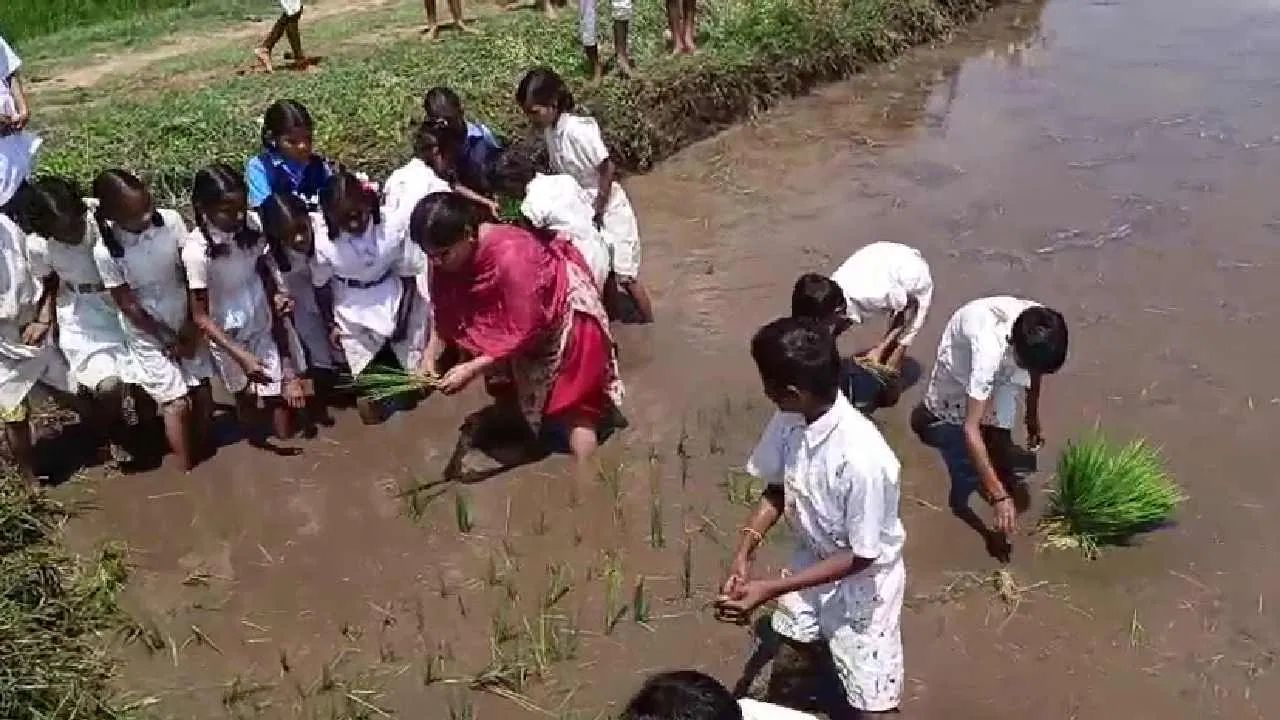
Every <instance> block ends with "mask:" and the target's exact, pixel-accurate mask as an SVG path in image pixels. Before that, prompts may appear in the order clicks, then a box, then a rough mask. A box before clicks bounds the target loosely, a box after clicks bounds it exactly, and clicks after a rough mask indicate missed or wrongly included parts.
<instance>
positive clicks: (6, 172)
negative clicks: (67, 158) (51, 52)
mask: <svg viewBox="0 0 1280 720" xmlns="http://www.w3.org/2000/svg"><path fill="white" fill-rule="evenodd" d="M21 67H22V59H21V58H19V57H18V54H17V53H15V52H14V51H13V48H11V47H9V43H7V42H5V39H4V38H3V37H0V116H4V117H12V116H14V115H16V114H17V113H18V105H17V103H16V102H15V101H14V98H13V94H12V92H11V91H10V83H11V82H12V81H13V76H14V74H15V73H17V72H18V69H19V68H21ZM40 142H41V141H40V138H39V137H36V135H35V133H32V132H31V131H29V130H23V131H22V132H17V133H12V134H10V135H4V136H0V205H4V204H5V203H7V202H9V200H10V199H12V198H13V194H14V193H16V192H17V191H18V186H20V185H21V184H22V181H23V180H26V179H27V177H28V176H29V175H30V174H31V169H32V168H33V167H35V156H36V152H37V151H38V150H39V149H40Z"/></svg>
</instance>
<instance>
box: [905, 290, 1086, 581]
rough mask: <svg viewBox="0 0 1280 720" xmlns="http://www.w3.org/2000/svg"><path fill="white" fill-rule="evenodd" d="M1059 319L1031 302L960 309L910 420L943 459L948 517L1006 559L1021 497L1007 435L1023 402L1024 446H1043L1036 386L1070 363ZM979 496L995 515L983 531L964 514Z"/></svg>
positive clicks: (980, 302) (994, 300)
mask: <svg viewBox="0 0 1280 720" xmlns="http://www.w3.org/2000/svg"><path fill="white" fill-rule="evenodd" d="M1067 340H1068V334H1067V323H1066V320H1064V319H1063V317H1062V314H1061V313H1059V312H1058V311H1056V310H1052V309H1050V308H1047V307H1044V306H1042V305H1040V304H1039V303H1035V302H1032V301H1030V300H1022V299H1019V298H1014V297H987V298H979V299H977V300H973V301H971V302H969V303H968V304H966V305H963V306H961V308H960V309H959V310H957V311H956V312H955V314H954V315H952V316H951V319H950V320H949V321H948V322H947V327H946V330H944V331H943V334H942V340H941V342H940V343H939V344H938V357H937V360H936V362H935V363H934V366H933V371H932V373H930V375H929V384H928V386H927V387H926V389H925V393H924V401H923V403H922V404H921V405H920V406H918V407H917V408H916V409H915V411H914V412H913V414H912V418H911V424H912V427H913V428H914V429H915V431H916V433H917V434H919V435H920V438H921V439H922V440H923V441H924V442H925V443H926V444H929V445H932V446H934V447H936V448H938V449H939V451H940V452H941V453H942V457H943V460H944V462H945V463H946V465H947V471H948V473H949V474H950V475H951V492H950V498H949V502H950V505H951V510H952V512H954V513H955V514H956V515H957V516H959V517H960V518H961V519H963V520H964V521H965V522H967V523H968V524H969V525H971V526H973V527H974V529H976V530H978V531H979V532H981V533H982V534H983V536H984V537H985V538H986V540H987V543H988V547H989V549H990V550H991V551H992V553H993V554H995V555H996V556H997V557H1007V555H1008V552H1009V546H1008V536H1009V535H1011V534H1012V533H1013V531H1014V530H1015V529H1016V525H1017V511H1018V507H1019V505H1020V504H1021V502H1020V501H1018V500H1016V499H1015V497H1014V495H1015V494H1017V495H1023V499H1025V492H1024V490H1025V488H1022V487H1021V486H1020V485H1019V484H1018V483H1017V482H1016V479H1015V478H1014V476H1013V475H1014V474H1013V472H1012V465H1013V462H1012V453H1013V451H1014V448H1013V440H1012V428H1013V424H1014V420H1015V419H1016V416H1017V413H1018V401H1019V400H1020V399H1021V398H1022V396H1023V395H1024V394H1025V396H1026V426H1027V444H1028V447H1030V448H1032V449H1037V448H1038V447H1039V446H1040V445H1041V444H1042V443H1043V442H1044V439H1043V436H1042V434H1041V433H1042V431H1041V425H1040V384H1041V379H1042V378H1043V376H1044V375H1049V374H1053V373H1055V372H1057V371H1058V370H1059V369H1061V368H1062V365H1063V364H1064V363H1065V362H1066V359H1067ZM979 489H980V490H981V491H982V493H983V495H984V496H985V497H986V499H987V501H988V502H990V503H991V505H992V507H993V508H994V509H995V526H994V528H992V529H988V528H987V527H986V525H984V524H983V523H982V521H981V520H980V519H978V517H977V515H975V514H974V512H973V510H972V509H970V507H969V496H970V495H972V494H973V492H974V491H975V490H979Z"/></svg>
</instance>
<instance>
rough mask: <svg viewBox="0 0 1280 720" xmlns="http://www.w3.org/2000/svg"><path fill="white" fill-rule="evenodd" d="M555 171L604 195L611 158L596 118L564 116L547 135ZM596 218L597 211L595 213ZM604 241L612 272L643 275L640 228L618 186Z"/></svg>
mask: <svg viewBox="0 0 1280 720" xmlns="http://www.w3.org/2000/svg"><path fill="white" fill-rule="evenodd" d="M543 139H544V140H545V141H546V144H547V154H548V156H549V157H550V160H551V169H552V170H554V171H555V172H557V173H564V174H566V175H570V176H572V177H573V179H574V180H577V181H578V184H579V185H581V186H582V188H583V189H584V190H586V191H587V193H588V194H589V195H590V196H591V201H592V207H593V208H594V204H595V198H596V196H597V195H598V194H599V192H600V173H599V170H598V169H599V167H600V163H602V162H604V161H605V160H606V159H608V157H609V149H608V148H607V147H606V146H605V144H604V136H603V135H602V134H601V133H600V126H599V124H597V123H596V121H595V119H594V118H589V117H584V116H582V115H574V114H572V113H560V117H559V118H557V119H556V122H555V124H554V125H552V126H551V127H549V128H547V129H546V130H544V131H543ZM593 214H594V210H593ZM603 219H604V222H603V226H602V227H601V229H600V233H601V237H602V238H603V239H604V242H605V245H606V246H607V247H608V248H609V254H610V268H611V269H612V270H613V272H614V273H616V274H617V275H618V276H619V277H621V278H630V279H634V278H636V277H637V276H638V275H639V273H640V226H639V223H638V222H637V221H636V214H635V210H633V209H632V207H631V201H630V200H629V199H628V198H627V193H626V191H625V190H623V189H622V185H621V184H619V183H618V182H616V181H615V182H614V183H613V188H612V189H611V190H610V191H609V206H608V207H606V208H605V213H604V218H603Z"/></svg>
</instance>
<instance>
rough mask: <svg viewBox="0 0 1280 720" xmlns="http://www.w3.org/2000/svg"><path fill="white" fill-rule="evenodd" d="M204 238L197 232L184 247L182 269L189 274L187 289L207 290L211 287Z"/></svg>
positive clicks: (188, 239)
mask: <svg viewBox="0 0 1280 720" xmlns="http://www.w3.org/2000/svg"><path fill="white" fill-rule="evenodd" d="M206 247H207V246H206V245H205V243H204V236H203V235H200V231H199V230H196V231H195V232H193V233H192V234H191V235H190V236H189V237H188V238H187V242H186V243H185V244H184V245H183V246H182V254H181V258H182V267H183V268H184V269H185V270H186V273H187V288H188V289H191V290H205V289H208V287H209V253H208V252H207V251H206V250H205V248H206Z"/></svg>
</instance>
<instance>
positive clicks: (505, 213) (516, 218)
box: [498, 195, 524, 224]
mask: <svg viewBox="0 0 1280 720" xmlns="http://www.w3.org/2000/svg"><path fill="white" fill-rule="evenodd" d="M498 219H499V220H501V221H502V222H504V223H513V224H514V223H518V222H520V221H521V220H523V219H524V213H523V212H521V210H520V201H519V200H518V199H516V198H513V197H508V196H506V195H503V196H501V197H499V198H498Z"/></svg>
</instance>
